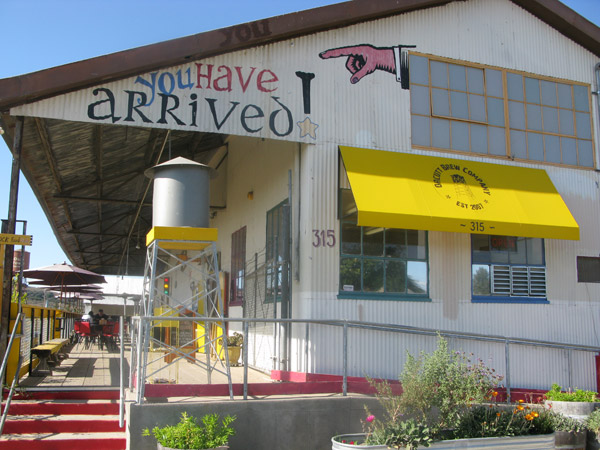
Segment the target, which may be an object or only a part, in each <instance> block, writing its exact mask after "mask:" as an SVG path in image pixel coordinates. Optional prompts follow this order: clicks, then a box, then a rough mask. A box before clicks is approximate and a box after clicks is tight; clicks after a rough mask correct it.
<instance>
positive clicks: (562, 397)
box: [546, 383, 598, 402]
mask: <svg viewBox="0 0 600 450" xmlns="http://www.w3.org/2000/svg"><path fill="white" fill-rule="evenodd" d="M546 398H547V399H548V400H556V401H557V402H596V401H598V397H597V394H596V393H595V392H594V391H584V390H581V389H575V392H562V387H560V386H559V385H558V384H556V383H553V384H552V389H550V390H549V391H548V392H546Z"/></svg>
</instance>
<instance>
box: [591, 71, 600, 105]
mask: <svg viewBox="0 0 600 450" xmlns="http://www.w3.org/2000/svg"><path fill="white" fill-rule="evenodd" d="M594 72H595V74H596V90H595V91H592V94H594V95H595V96H596V102H597V103H598V113H599V114H600V63H597V64H596V67H594Z"/></svg>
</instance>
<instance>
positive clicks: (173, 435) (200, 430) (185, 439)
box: [142, 412, 235, 449]
mask: <svg viewBox="0 0 600 450" xmlns="http://www.w3.org/2000/svg"><path fill="white" fill-rule="evenodd" d="M234 420H235V417H234V416H230V415H227V416H225V417H224V418H223V420H222V421H221V423H220V424H219V416H218V415H217V414H214V413H213V414H206V415H204V416H203V417H202V418H201V422H202V425H199V424H198V422H197V420H196V419H195V418H194V417H193V416H188V414H187V413H186V412H183V413H182V414H181V420H180V421H179V423H178V424H177V425H168V426H165V427H158V426H156V427H154V428H152V430H149V429H148V428H146V429H145V430H143V432H142V436H150V435H153V436H154V438H155V439H156V440H157V441H158V442H159V443H160V444H161V445H163V446H164V447H170V448H177V449H207V448H215V447H219V446H222V445H226V444H227V441H228V440H229V436H232V435H233V434H235V430H234V429H233V428H232V427H230V425H231V423H232V422H233V421H234Z"/></svg>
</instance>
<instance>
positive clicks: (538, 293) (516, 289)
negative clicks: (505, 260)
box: [492, 265, 546, 297]
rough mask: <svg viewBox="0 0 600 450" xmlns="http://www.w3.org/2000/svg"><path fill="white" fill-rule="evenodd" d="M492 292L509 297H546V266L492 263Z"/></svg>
mask: <svg viewBox="0 0 600 450" xmlns="http://www.w3.org/2000/svg"><path fill="white" fill-rule="evenodd" d="M492 294H493V295H505V296H511V297H546V268H545V267H528V266H508V265H493V266H492Z"/></svg>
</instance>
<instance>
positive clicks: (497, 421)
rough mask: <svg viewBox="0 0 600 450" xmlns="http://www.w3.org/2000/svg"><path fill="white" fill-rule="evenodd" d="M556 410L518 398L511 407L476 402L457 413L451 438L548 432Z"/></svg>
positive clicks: (555, 417)
mask: <svg viewBox="0 0 600 450" xmlns="http://www.w3.org/2000/svg"><path fill="white" fill-rule="evenodd" d="M559 416H560V414H556V413H554V412H551V411H548V410H544V409H542V410H539V411H538V410H534V409H531V407H530V406H528V405H523V404H522V403H521V402H519V403H517V404H516V405H515V406H514V407H510V406H506V407H502V406H500V405H487V406H477V407H473V408H470V409H469V410H468V411H467V412H466V413H465V414H464V415H462V416H461V418H460V421H459V424H458V426H457V427H456V429H455V430H454V438H455V439H466V438H484V437H502V436H523V435H530V434H548V433H552V432H553V431H554V429H555V426H556V425H555V423H556V421H557V420H559Z"/></svg>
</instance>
